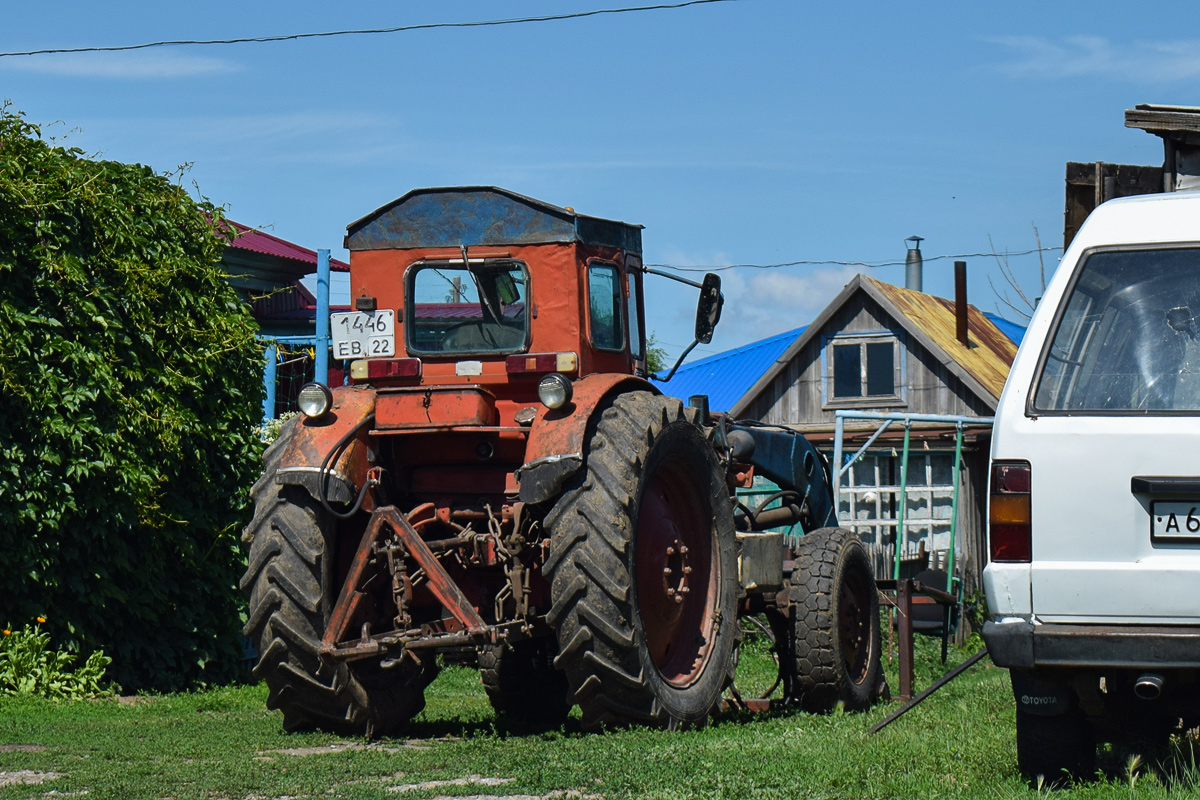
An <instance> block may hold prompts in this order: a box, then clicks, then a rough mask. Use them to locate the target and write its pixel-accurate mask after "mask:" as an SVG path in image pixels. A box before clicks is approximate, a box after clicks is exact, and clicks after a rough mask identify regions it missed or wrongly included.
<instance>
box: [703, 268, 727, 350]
mask: <svg viewBox="0 0 1200 800" xmlns="http://www.w3.org/2000/svg"><path fill="white" fill-rule="evenodd" d="M724 303H725V298H724V297H723V296H722V295H721V276H720V275H715V274H713V273H711V272H707V273H705V275H704V282H703V283H702V284H700V299H699V301H697V303H696V340H697V341H699V342H700V343H702V344H708V343H709V342H711V341H712V337H713V331H714V330H715V329H716V327H717V323H718V322H719V321H720V320H721V306H722V305H724Z"/></svg>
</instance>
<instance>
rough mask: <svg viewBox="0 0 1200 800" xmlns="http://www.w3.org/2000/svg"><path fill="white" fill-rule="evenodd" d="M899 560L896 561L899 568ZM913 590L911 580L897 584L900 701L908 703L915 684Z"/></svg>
mask: <svg viewBox="0 0 1200 800" xmlns="http://www.w3.org/2000/svg"><path fill="white" fill-rule="evenodd" d="M899 563H900V562H899V561H897V562H896V564H897V569H899ZM912 590H913V585H912V581H910V580H907V579H905V580H902V581H899V582H898V583H897V584H896V600H897V603H896V604H897V605H898V606H899V608H898V609H897V613H898V614H899V615H900V630H899V631H898V633H897V636H898V638H899V639H900V702H902V703H907V702H908V701H909V700H911V699H912V685H913V627H912V606H913V604H912Z"/></svg>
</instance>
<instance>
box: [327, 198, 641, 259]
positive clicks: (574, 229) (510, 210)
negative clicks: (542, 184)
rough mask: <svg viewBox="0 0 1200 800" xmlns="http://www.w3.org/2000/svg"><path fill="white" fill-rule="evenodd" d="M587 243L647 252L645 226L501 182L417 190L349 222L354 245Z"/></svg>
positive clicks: (359, 247) (367, 247)
mask: <svg viewBox="0 0 1200 800" xmlns="http://www.w3.org/2000/svg"><path fill="white" fill-rule="evenodd" d="M551 242H582V243H584V244H599V245H608V246H612V247H619V248H621V249H622V250H625V251H626V252H629V253H641V252H642V226H641V225H631V224H630V223H628V222H619V221H617V220H611V219H602V218H600V217H590V216H587V215H585V214H576V213H575V210H574V209H572V208H566V207H562V206H556V205H552V204H550V203H547V202H544V201H542V200H535V199H534V198H532V197H526V196H525V195H523V194H517V193H516V192H511V191H509V190H508V189H501V188H500V187H498V186H439V187H433V188H429V189H413V190H412V191H411V192H409V193H408V194H406V195H404V196H403V197H399V198H397V199H395V200H393V201H392V202H390V203H388V204H387V205H385V206H382V207H380V208H377V209H375V210H374V211H372V212H371V213H370V214H368V215H366V216H365V217H362V218H361V219H358V220H355V221H354V222H351V223H350V224H349V225H348V226H347V227H346V239H345V245H346V249H348V250H392V249H410V248H441V247H460V246H462V245H466V246H468V247H476V246H478V245H517V244H546V243H551Z"/></svg>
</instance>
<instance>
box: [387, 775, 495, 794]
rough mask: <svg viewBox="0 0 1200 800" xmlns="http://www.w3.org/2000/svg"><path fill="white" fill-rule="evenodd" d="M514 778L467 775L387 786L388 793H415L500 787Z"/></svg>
mask: <svg viewBox="0 0 1200 800" xmlns="http://www.w3.org/2000/svg"><path fill="white" fill-rule="evenodd" d="M514 780H516V778H481V777H480V776H478V775H468V776H467V777H465V778H452V779H450V780H445V781H425V782H424V783H404V784H401V785H399V786H389V787H388V789H387V790H388V791H389V792H415V791H418V790H429V789H441V788H443V787H445V786H501V785H503V784H505V783H512V782H513V781H514Z"/></svg>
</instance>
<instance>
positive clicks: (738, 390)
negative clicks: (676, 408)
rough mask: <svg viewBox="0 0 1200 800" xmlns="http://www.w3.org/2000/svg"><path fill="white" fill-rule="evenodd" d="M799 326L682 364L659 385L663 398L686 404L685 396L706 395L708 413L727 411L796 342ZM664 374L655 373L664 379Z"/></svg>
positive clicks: (801, 330)
mask: <svg viewBox="0 0 1200 800" xmlns="http://www.w3.org/2000/svg"><path fill="white" fill-rule="evenodd" d="M807 327H808V326H807V325H805V326H802V327H799V328H796V329H794V330H790V331H786V332H784V333H777V334H775V335H774V336H771V337H768V338H766V339H760V340H758V341H757V342H751V343H750V344H747V345H742V346H741V347H735V348H734V349H732V350H726V351H725V352H723V353H717V354H716V355H714V356H709V357H708V358H702V359H700V360H699V361H693V362H691V363H690V364H684V365H683V366H682V367H680V368H679V370H678V371H677V372H676V373H675V376H674V377H673V378H671V381H670V382H669V383H660V384H659V387H660V388H661V389H662V391H663V394H667V395H671V396H673V397H678V398H681V399H683V400H684V401H686V400H687V398H688V396H689V395H693V394H706V395H708V408H709V410H710V411H728V410H729V409H730V408H732V407H733V404H734V403H736V402H737V401H738V400H739V399H741V397H742V395H744V394H745V393H746V392H748V391H750V387H751V386H753V385H754V383H755V381H757V380H758V379H759V378H761V377H762V376H763V374H764V373H765V372H766V371H767V369H768V368H769V367H770V366H771V364H773V363H775V359H777V358H779V356H780V355H781V354H782V353H783V351H784V350H787V348H788V345H790V344H791V343H792V342H794V341H796V339H797V338H798V337H799V336H800V334H801V333H803V332H804V329H805V328H807ZM667 372H668V370H663V371H662V372H659V373H656V374H658V375H660V376H662V375H666V374H667Z"/></svg>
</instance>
